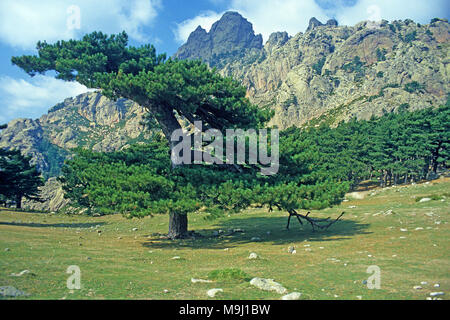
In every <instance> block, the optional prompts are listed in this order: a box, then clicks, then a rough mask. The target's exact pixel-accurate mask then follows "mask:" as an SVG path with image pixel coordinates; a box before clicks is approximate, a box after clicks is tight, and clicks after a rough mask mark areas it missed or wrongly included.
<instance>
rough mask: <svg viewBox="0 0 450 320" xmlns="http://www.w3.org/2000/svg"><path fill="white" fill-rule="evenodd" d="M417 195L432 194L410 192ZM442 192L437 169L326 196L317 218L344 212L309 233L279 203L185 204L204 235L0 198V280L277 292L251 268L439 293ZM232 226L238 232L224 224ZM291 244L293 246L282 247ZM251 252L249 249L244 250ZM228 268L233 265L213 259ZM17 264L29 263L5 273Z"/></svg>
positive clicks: (151, 292) (53, 294)
mask: <svg viewBox="0 0 450 320" xmlns="http://www.w3.org/2000/svg"><path fill="white" fill-rule="evenodd" d="M424 197H428V198H431V199H432V200H430V201H427V202H420V201H419V200H420V199H421V198H424ZM449 200H450V179H449V178H445V179H440V180H435V181H432V182H429V183H421V184H417V185H409V186H398V187H391V188H386V189H372V190H369V191H364V192H359V193H358V194H356V195H353V197H350V196H349V197H348V201H346V202H343V203H342V204H341V205H340V206H338V207H334V208H330V209H326V210H322V211H313V212H312V216H314V217H324V218H326V217H328V216H331V217H337V216H338V215H339V214H340V213H341V212H342V211H345V212H346V214H345V215H344V217H343V219H342V221H340V222H338V223H336V224H334V225H333V226H331V228H330V229H329V230H327V231H318V232H315V233H313V232H312V229H311V226H310V225H306V224H304V225H303V226H300V225H299V223H298V221H297V220H296V219H292V220H291V228H290V230H289V231H288V230H286V223H287V217H288V215H287V214H286V213H285V212H272V213H268V212H267V210H263V209H258V208H255V209H251V210H247V211H245V212H244V213H242V214H236V215H231V216H229V217H223V218H220V219H217V220H212V221H211V220H207V219H205V216H204V215H202V214H196V215H191V216H189V230H195V231H196V232H198V233H200V234H202V235H203V236H204V237H202V238H197V239H195V240H193V239H188V240H176V241H171V240H167V239H164V238H163V237H161V236H162V235H163V234H164V233H166V232H167V228H168V216H155V217H147V218H145V219H140V220H138V219H133V220H127V219H125V218H124V217H122V216H121V215H113V216H103V217H88V216H67V215H60V214H40V213H25V212H13V211H8V210H1V211H0V286H14V287H16V288H17V289H20V290H23V291H25V292H27V293H29V294H30V296H28V297H19V298H13V299H212V298H209V297H208V296H207V294H206V292H207V290H209V289H212V288H221V289H223V292H221V293H219V294H217V296H216V297H215V298H214V299H251V300H256V299H280V297H281V295H280V294H277V293H276V292H266V291H262V290H260V289H258V288H256V287H253V286H252V285H250V284H249V279H251V278H253V277H262V278H271V279H274V280H275V281H277V282H279V283H281V284H282V285H283V286H284V287H286V288H287V290H288V292H294V291H296V292H301V293H302V299H319V300H320V299H332V300H334V299H351V300H358V299H362V300H367V299H418V300H424V299H426V298H427V297H429V294H430V292H436V291H442V292H445V295H444V296H442V297H441V298H443V299H448V297H449V294H450V292H449V289H450V255H449V253H450V228H449V225H448V217H449V213H450V204H449ZM236 228H240V229H243V232H236V233H233V234H231V235H230V234H229V230H231V229H236ZM136 229H137V230H136ZM217 233H219V235H218V236H217ZM255 237H257V238H260V240H259V241H257V240H255V239H253V240H252V238H255ZM292 246H293V247H295V250H296V254H291V253H289V252H288V248H289V247H292ZM252 252H254V253H256V254H257V255H258V256H259V257H258V259H253V260H251V259H248V257H249V255H250V253H252ZM174 257H178V258H175V259H174ZM71 265H77V266H79V267H80V269H81V285H82V288H81V290H69V289H67V287H66V281H67V278H68V277H69V274H67V273H66V270H67V268H68V266H71ZM372 265H377V266H379V267H380V269H381V288H380V289H378V290H377V289H373V290H369V289H368V288H367V285H366V284H365V280H367V279H368V277H369V276H370V274H368V273H366V270H367V268H368V267H369V266H372ZM228 268H233V269H236V270H235V272H234V273H232V272H227V271H225V272H223V271H222V270H223V269H228ZM23 270H29V271H30V273H28V274H24V275H22V276H20V277H17V276H16V277H15V276H11V274H12V273H19V272H21V271H23ZM227 275H229V276H227ZM191 278H196V279H208V278H209V279H212V281H213V282H212V283H192V282H191ZM421 282H427V284H421ZM435 284H439V285H440V287H438V288H435V287H434V285H435ZM414 286H421V287H422V289H415V288H413V287H414Z"/></svg>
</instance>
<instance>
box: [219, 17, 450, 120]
mask: <svg viewBox="0 0 450 320" xmlns="http://www.w3.org/2000/svg"><path fill="white" fill-rule="evenodd" d="M316 21H317V20H315V19H314V20H313V19H312V21H311V23H310V27H309V28H308V31H307V32H305V33H298V34H297V35H296V36H294V37H292V38H290V39H288V38H287V35H283V34H281V33H277V34H273V35H272V36H271V37H270V39H269V41H268V42H267V43H266V44H265V46H264V48H263V49H262V50H261V51H262V53H261V54H260V55H263V56H265V59H264V60H263V61H256V62H252V63H248V62H247V61H248V58H247V61H246V59H236V60H235V61H233V62H230V63H228V64H227V65H226V66H225V67H224V68H222V69H221V70H220V72H221V73H222V74H223V75H227V76H232V77H234V78H237V79H240V80H241V81H242V83H243V84H244V85H245V86H247V89H248V96H249V98H250V99H251V100H252V101H253V102H254V103H256V104H258V105H260V106H265V105H268V106H270V107H271V108H273V109H274V110H275V114H276V115H275V118H274V119H273V120H272V124H275V125H278V126H279V127H281V128H286V127H289V126H293V125H294V126H301V125H304V124H306V123H307V122H308V121H311V120H313V119H317V118H319V119H320V121H326V122H327V123H328V124H336V123H338V122H339V121H342V120H348V119H350V118H353V117H357V118H359V119H368V118H370V117H371V116H372V115H381V114H383V113H384V112H392V111H396V110H398V109H399V108H404V109H408V110H411V111H412V110H417V109H421V108H426V107H432V106H438V105H441V104H445V102H446V100H447V96H448V93H449V91H450V90H449V78H448V75H449V71H450V70H449V58H448V53H449V38H450V35H449V24H448V22H447V21H444V20H438V21H435V22H433V23H431V24H429V25H418V24H416V23H414V22H413V21H411V20H405V21H394V22H393V23H392V24H389V23H388V22H387V21H383V22H382V23H381V24H380V25H379V26H377V25H376V26H375V27H374V26H373V25H372V24H370V23H368V22H361V23H359V24H357V25H356V26H354V27H347V26H337V25H335V24H334V23H327V24H326V25H322V24H317V23H316ZM312 123H313V124H314V123H316V124H317V123H318V121H317V120H315V121H313V122H312Z"/></svg>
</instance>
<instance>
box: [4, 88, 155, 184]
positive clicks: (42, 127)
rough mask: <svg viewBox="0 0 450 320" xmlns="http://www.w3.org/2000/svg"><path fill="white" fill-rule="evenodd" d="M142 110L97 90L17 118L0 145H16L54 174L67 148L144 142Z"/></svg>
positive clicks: (101, 147)
mask: <svg viewBox="0 0 450 320" xmlns="http://www.w3.org/2000/svg"><path fill="white" fill-rule="evenodd" d="M144 114H145V110H144V109H143V108H142V107H140V106H139V105H137V104H136V103H133V102H131V101H128V100H124V99H121V100H118V101H116V102H113V101H111V100H108V99H107V98H105V97H104V96H102V95H101V94H100V93H98V92H92V93H86V94H82V95H80V96H77V97H75V98H69V99H66V100H65V101H64V102H62V103H60V104H58V105H56V106H54V107H53V108H51V109H50V110H49V111H48V113H47V114H45V115H43V116H42V117H41V118H39V119H37V120H31V119H17V120H13V121H11V122H10V123H9V124H8V127H7V128H6V129H4V130H3V131H2V132H1V133H0V148H17V149H20V150H21V151H22V153H24V154H26V155H31V156H32V157H33V161H34V163H35V164H36V165H37V166H38V168H39V170H41V171H42V172H43V173H44V175H45V176H46V177H50V176H57V175H58V174H59V171H60V168H61V166H62V164H63V162H64V160H65V159H66V158H67V157H68V156H70V154H71V152H70V150H71V149H73V148H76V147H85V148H89V149H92V150H97V151H113V150H120V149H122V148H125V147H126V146H128V145H130V144H132V143H136V142H144V141H146V140H147V139H148V138H149V134H148V133H146V131H145V130H143V126H142V125H141V122H142V120H143V115H144Z"/></svg>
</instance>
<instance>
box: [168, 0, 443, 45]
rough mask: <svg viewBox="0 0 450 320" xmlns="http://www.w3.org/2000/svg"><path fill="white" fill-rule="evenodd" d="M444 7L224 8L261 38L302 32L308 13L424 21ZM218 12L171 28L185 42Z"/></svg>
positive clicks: (398, 3) (345, 20) (354, 19)
mask: <svg viewBox="0 0 450 320" xmlns="http://www.w3.org/2000/svg"><path fill="white" fill-rule="evenodd" d="M318 2H320V4H321V5H319V4H318ZM448 9H449V4H448V0H429V1H424V0H340V1H329V0H322V1H314V0H232V1H231V2H230V5H229V8H228V10H234V11H238V12H240V13H241V14H242V15H243V16H244V17H245V18H247V19H248V20H249V21H250V22H251V23H252V24H253V28H254V29H255V32H256V33H261V34H262V35H263V38H264V41H266V40H267V39H268V38H269V35H270V34H271V33H272V32H275V31H287V32H288V33H289V34H290V35H295V34H297V33H298V32H304V31H305V30H306V28H307V27H308V23H309V19H310V18H311V17H316V18H317V19H319V20H320V21H322V22H323V23H325V22H326V21H327V20H328V19H331V18H337V20H338V22H339V24H341V25H354V24H356V23H358V22H360V21H364V20H375V18H377V19H378V18H380V19H386V20H389V21H391V20H395V19H402V20H404V19H407V18H409V19H413V20H414V21H416V22H420V23H428V22H429V21H430V19H431V18H434V17H446V15H447V16H448V12H449V10H448ZM222 14H223V13H216V12H213V11H209V12H207V13H202V14H200V15H199V16H197V17H194V18H192V19H189V20H186V21H183V22H182V23H180V24H178V26H177V29H176V30H175V31H174V32H175V34H176V38H177V40H178V41H180V42H185V41H186V40H187V38H188V36H189V34H190V33H191V32H192V31H194V30H195V28H196V27H197V26H198V25H201V26H202V27H203V28H204V29H207V30H209V28H210V26H211V24H212V23H213V22H214V21H216V20H218V18H220V17H221V15H222ZM216 17H218V18H216ZM214 19H215V20H214ZM375 21H376V20H375Z"/></svg>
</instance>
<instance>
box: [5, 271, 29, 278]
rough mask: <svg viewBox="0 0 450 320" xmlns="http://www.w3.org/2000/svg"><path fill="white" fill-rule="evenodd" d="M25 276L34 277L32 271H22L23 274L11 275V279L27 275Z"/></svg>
mask: <svg viewBox="0 0 450 320" xmlns="http://www.w3.org/2000/svg"><path fill="white" fill-rule="evenodd" d="M25 274H30V275H34V274H33V273H31V271H30V270H23V271H21V272H19V273H11V274H10V276H11V277H21V276H23V275H25Z"/></svg>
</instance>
